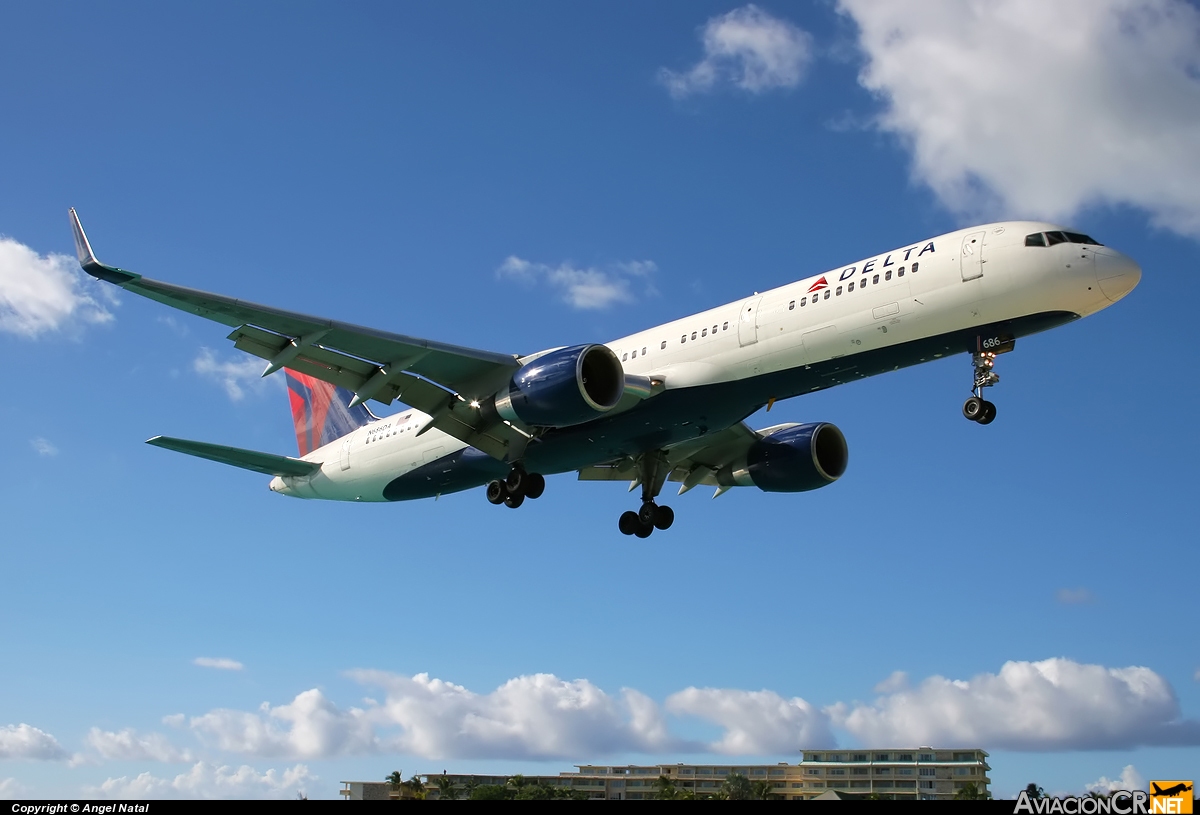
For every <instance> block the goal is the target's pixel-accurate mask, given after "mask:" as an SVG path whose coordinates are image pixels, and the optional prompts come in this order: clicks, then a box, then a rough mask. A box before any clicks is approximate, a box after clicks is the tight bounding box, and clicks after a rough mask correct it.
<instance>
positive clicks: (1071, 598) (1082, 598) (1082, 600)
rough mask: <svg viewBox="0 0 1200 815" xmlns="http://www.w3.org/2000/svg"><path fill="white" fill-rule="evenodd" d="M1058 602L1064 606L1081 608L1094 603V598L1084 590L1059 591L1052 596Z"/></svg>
mask: <svg viewBox="0 0 1200 815" xmlns="http://www.w3.org/2000/svg"><path fill="white" fill-rule="evenodd" d="M1054 596H1055V598H1056V599H1057V600H1058V602H1060V603H1062V604H1063V605H1065V606H1081V605H1086V604H1088V603H1093V602H1095V600H1096V598H1095V596H1094V595H1093V594H1092V593H1091V592H1090V591H1088V590H1087V589H1084V588H1078V589H1059V590H1058V591H1057V592H1055V594H1054Z"/></svg>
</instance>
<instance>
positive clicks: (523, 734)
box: [351, 671, 681, 759]
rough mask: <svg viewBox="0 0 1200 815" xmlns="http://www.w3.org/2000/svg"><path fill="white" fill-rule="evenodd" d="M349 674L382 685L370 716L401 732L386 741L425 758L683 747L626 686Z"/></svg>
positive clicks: (538, 677) (549, 678)
mask: <svg viewBox="0 0 1200 815" xmlns="http://www.w3.org/2000/svg"><path fill="white" fill-rule="evenodd" d="M351 676H352V677H353V678H355V679H357V680H358V681H359V682H362V683H363V684H368V685H372V686H378V687H381V688H383V689H384V690H385V692H386V697H385V699H384V701H383V703H382V705H380V706H379V707H378V708H374V709H372V710H371V711H370V713H371V717H372V719H373V720H374V721H377V722H379V723H380V724H385V725H386V724H390V725H398V726H399V727H400V728H401V729H402V730H403V733H402V735H400V736H399V737H397V738H395V739H393V740H391V741H389V746H390V747H392V748H393V749H397V750H400V751H403V752H406V753H414V754H417V755H421V756H425V757H428V758H509V759H513V758H525V759H548V758H559V759H566V758H573V757H578V756H584V755H600V754H607V753H614V752H653V751H656V750H662V749H678V748H679V747H680V746H681V743H680V742H677V741H674V740H672V739H671V738H670V737H669V736H668V734H667V726H666V723H665V721H664V720H663V717H662V715H661V713H660V712H659V709H658V706H657V705H656V704H655V703H654V702H653V701H652V700H650V699H649V698H648V697H646V696H645V695H643V694H641V693H638V692H637V691H634V690H629V689H626V690H624V691H622V693H621V695H620V696H619V697H613V696H610V695H609V694H607V693H605V692H604V691H603V690H601V689H600V688H598V687H596V686H595V685H593V684H592V683H591V682H589V681H587V680H586V679H576V680H571V681H568V680H563V679H559V678H558V677H556V676H554V675H552V674H533V675H529V676H519V677H517V678H515V679H510V680H509V681H508V682H505V683H504V684H503V685H501V686H500V687H498V688H497V689H495V690H494V691H491V692H490V693H486V694H476V693H473V692H471V691H469V690H467V689H466V688H464V687H462V686H461V685H454V684H451V683H449V682H444V681H442V680H440V679H433V678H430V677H429V675H428V674H417V675H416V676H413V677H407V676H400V675H397V674H389V673H384V672H382V671H354V672H352V673H351Z"/></svg>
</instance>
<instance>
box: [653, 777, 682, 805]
mask: <svg viewBox="0 0 1200 815" xmlns="http://www.w3.org/2000/svg"><path fill="white" fill-rule="evenodd" d="M654 797H655V798H656V799H658V800H659V801H674V800H675V799H676V798H677V797H679V790H678V789H676V787H675V782H674V781H673V780H672V779H670V778H667V777H666V776H665V775H660V776H659V777H658V780H657V781H655V782H654Z"/></svg>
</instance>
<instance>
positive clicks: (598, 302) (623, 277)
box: [496, 255, 658, 309]
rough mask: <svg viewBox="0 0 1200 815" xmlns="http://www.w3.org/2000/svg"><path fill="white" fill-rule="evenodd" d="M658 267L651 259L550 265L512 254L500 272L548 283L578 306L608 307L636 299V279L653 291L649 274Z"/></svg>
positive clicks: (511, 277)
mask: <svg viewBox="0 0 1200 815" xmlns="http://www.w3.org/2000/svg"><path fill="white" fill-rule="evenodd" d="M657 270H658V267H657V266H655V264H654V262H653V261H649V260H634V261H629V262H626V263H616V264H613V265H612V266H610V267H608V268H606V269H598V268H595V267H588V268H586V269H582V268H579V267H577V266H573V265H572V264H570V263H561V264H559V265H558V266H549V265H547V264H545V263H533V262H531V261H528V260H524V259H522V258H519V257H517V256H516V255H510V256H509V257H507V258H505V260H504V262H503V263H502V264H500V268H498V269H497V270H496V276H497V277H499V278H500V279H502V280H515V281H518V282H520V283H523V284H525V285H530V286H532V285H534V284H537V283H544V284H546V285H548V286H550V288H552V289H554V290H556V291H557V292H558V294H559V296H560V297H562V299H563V300H564V301H565V302H567V303H568V304H570V305H571V306H573V307H575V308H578V309H605V308H608V307H609V306H612V305H616V304H618V303H631V302H633V301H634V299H635V295H634V291H633V284H634V282H635V281H638V282H640V283H641V284H642V289H643V291H644V292H645V293H647V294H653V293H654V288H653V286H652V285H651V284H650V280H649V278H650V276H651V275H652V274H654V272H656V271H657Z"/></svg>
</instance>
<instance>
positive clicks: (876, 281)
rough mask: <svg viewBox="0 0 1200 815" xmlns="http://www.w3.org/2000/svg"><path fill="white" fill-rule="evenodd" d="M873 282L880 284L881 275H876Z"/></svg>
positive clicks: (872, 279)
mask: <svg viewBox="0 0 1200 815" xmlns="http://www.w3.org/2000/svg"><path fill="white" fill-rule="evenodd" d="M871 282H872V283H878V282H879V275H875V276H874V277H872V278H871Z"/></svg>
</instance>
